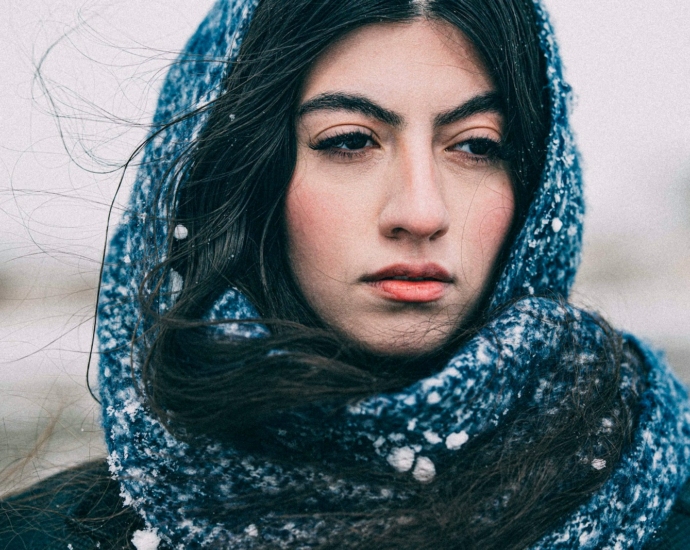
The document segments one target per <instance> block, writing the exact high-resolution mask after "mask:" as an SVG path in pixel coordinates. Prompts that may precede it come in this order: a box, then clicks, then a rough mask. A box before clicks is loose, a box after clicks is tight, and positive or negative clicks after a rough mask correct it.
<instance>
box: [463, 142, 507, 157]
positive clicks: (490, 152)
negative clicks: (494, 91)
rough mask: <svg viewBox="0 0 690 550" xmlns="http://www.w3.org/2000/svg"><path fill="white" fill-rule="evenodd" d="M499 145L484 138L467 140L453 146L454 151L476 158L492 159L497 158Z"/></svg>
mask: <svg viewBox="0 0 690 550" xmlns="http://www.w3.org/2000/svg"><path fill="white" fill-rule="evenodd" d="M499 148H500V145H499V144H498V143H497V142H495V141H493V140H491V139H486V138H478V139H469V140H467V141H463V142H461V143H458V144H457V145H455V150H456V151H462V152H463V153H468V154H470V155H474V156H477V157H487V158H493V157H497V156H499V155H498V153H499Z"/></svg>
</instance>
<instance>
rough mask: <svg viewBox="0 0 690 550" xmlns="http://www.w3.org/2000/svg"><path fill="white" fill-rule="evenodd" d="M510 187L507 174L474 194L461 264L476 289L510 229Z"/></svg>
mask: <svg viewBox="0 0 690 550" xmlns="http://www.w3.org/2000/svg"><path fill="white" fill-rule="evenodd" d="M514 209H515V206H514V199H513V192H512V187H511V184H510V181H509V179H508V178H507V176H506V177H505V178H501V179H500V180H499V181H498V182H496V183H490V184H487V185H485V186H484V187H483V189H480V191H479V192H478V193H477V194H476V195H475V197H474V199H473V203H472V207H471V208H470V210H469V212H468V217H467V223H466V224H465V227H464V231H463V237H462V255H461V257H462V264H463V265H462V267H463V273H465V274H466V277H467V279H468V280H469V282H471V283H472V286H474V287H475V288H476V289H480V288H483V287H484V285H485V284H486V282H487V280H488V278H489V276H490V274H491V270H492V269H493V266H494V263H495V261H496V258H497V257H498V254H499V253H500V251H501V249H502V247H503V245H504V243H505V239H506V237H507V235H508V233H509V231H510V227H511V224H512V221H513V215H514Z"/></svg>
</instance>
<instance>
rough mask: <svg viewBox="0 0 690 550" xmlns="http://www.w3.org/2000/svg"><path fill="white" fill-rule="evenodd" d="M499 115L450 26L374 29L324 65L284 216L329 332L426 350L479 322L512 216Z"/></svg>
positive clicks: (340, 46)
mask: <svg viewBox="0 0 690 550" xmlns="http://www.w3.org/2000/svg"><path fill="white" fill-rule="evenodd" d="M498 105H499V102H498V100H497V96H496V95H495V93H494V88H493V85H492V83H491V80H490V78H489V76H488V75H487V73H486V71H485V70H484V68H483V67H482V64H481V62H480V61H479V59H478V57H477V55H476V54H475V52H474V49H473V47H472V46H471V45H470V43H469V42H468V41H467V39H466V38H465V37H464V35H463V34H461V33H460V31H458V30H457V29H456V28H455V27H453V26H451V25H449V24H447V23H440V22H431V21H427V20H421V19H420V20H416V21H414V22H412V23H406V24H376V25H371V26H368V27H364V28H362V29H360V30H357V31H355V32H353V33H352V34H350V35H348V36H347V37H346V38H345V39H344V40H342V41H340V42H338V43H337V44H335V45H334V46H332V47H331V48H330V49H329V50H328V51H327V52H325V53H324V54H323V55H322V56H321V57H320V58H319V59H318V60H317V62H316V63H315V65H314V67H313V69H312V70H311V72H310V74H309V75H308V78H307V79H306V82H305V84H304V87H303V92H302V95H301V101H300V107H299V111H298V117H297V139H298V154H297V165H296V169H295V173H294V176H293V178H292V181H291V182H290V186H289V189H288V194H287V198H286V213H285V214H286V224H287V232H288V242H289V255H290V260H291V264H292V269H293V271H294V274H295V276H296V278H297V281H298V283H299V285H300V287H301V289H302V291H303V293H304V295H305V296H306V298H307V300H308V301H309V303H310V305H311V306H312V307H313V308H314V310H315V311H316V312H317V313H318V315H319V316H320V317H321V318H322V319H323V320H324V321H325V322H326V323H328V324H329V325H331V326H332V327H334V328H335V329H337V330H339V331H340V332H341V333H343V334H345V335H346V336H348V337H350V338H352V339H354V340H356V341H358V342H360V343H362V344H364V345H365V346H366V347H367V348H369V349H372V350H374V351H378V352H383V353H389V354H417V353H423V352H428V351H431V350H433V349H434V348H437V347H438V346H440V345H442V344H443V343H444V342H445V341H446V340H447V339H448V337H449V336H450V334H451V333H452V332H453V331H454V330H455V329H456V328H457V327H458V325H459V324H460V323H462V321H463V319H466V318H467V317H468V315H470V314H471V313H472V311H473V308H474V307H475V306H476V305H477V303H478V301H479V299H480V297H481V295H482V292H483V291H484V290H485V287H486V285H487V283H488V281H489V279H490V278H491V274H492V268H493V265H494V263H495V261H496V258H497V255H498V254H499V251H500V250H501V246H502V244H503V242H504V240H505V238H506V235H507V233H508V231H509V229H510V226H511V221H512V218H513V211H514V200H513V191H512V187H511V181H510V177H509V173H508V167H507V165H506V163H505V162H504V161H503V160H501V150H502V147H501V140H502V136H503V117H502V115H501V113H500V111H499V107H498Z"/></svg>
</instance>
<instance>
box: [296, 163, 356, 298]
mask: <svg viewBox="0 0 690 550" xmlns="http://www.w3.org/2000/svg"><path fill="white" fill-rule="evenodd" d="M345 204H346V203H345V202H344V201H343V200H338V197H335V196H334V195H333V193H332V192H328V190H324V189H323V188H322V186H319V185H313V184H312V182H310V181H308V180H305V179H303V178H299V177H298V176H296V177H295V178H294V179H293V181H292V182H291V183H290V187H289V189H288V193H287V197H286V201H285V220H286V228H287V235H288V247H289V256H290V262H291V265H292V269H293V272H294V274H295V276H296V277H297V280H298V282H299V284H300V286H301V287H302V289H303V291H304V292H305V294H306V295H307V298H311V299H312V300H313V299H314V298H317V297H318V295H319V294H321V293H322V292H323V288H322V287H324V286H325V285H326V284H327V283H328V282H329V281H331V282H332V281H336V280H342V279H343V278H344V277H345V276H346V273H344V271H345V270H346V268H347V262H346V261H345V260H346V259H347V257H348V254H349V252H350V250H349V247H348V242H349V241H348V237H350V236H351V235H352V228H350V230H349V231H348V230H347V227H346V226H347V223H348V220H349V219H350V216H349V215H348V212H347V210H346V208H345ZM324 276H325V277H324ZM317 301H318V300H317Z"/></svg>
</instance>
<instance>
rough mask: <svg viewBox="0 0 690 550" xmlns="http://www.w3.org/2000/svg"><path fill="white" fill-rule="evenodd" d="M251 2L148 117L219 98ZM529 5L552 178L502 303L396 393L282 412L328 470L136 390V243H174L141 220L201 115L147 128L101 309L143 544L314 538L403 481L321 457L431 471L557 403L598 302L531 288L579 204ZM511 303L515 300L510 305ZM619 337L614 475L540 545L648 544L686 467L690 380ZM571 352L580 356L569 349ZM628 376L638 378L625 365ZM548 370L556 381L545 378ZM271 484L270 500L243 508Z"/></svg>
mask: <svg viewBox="0 0 690 550" xmlns="http://www.w3.org/2000/svg"><path fill="white" fill-rule="evenodd" d="M255 4H256V2H255V0H219V2H218V3H217V4H216V5H215V7H214V8H213V9H212V10H211V12H210V13H209V15H208V16H207V18H206V19H205V21H204V22H203V23H202V24H201V26H200V28H199V29H198V31H197V32H196V33H195V35H194V36H193V37H192V39H191V41H190V42H189V44H188V46H187V48H186V50H185V53H184V54H183V58H184V61H185V62H184V63H182V62H181V63H178V64H176V65H175V66H174V67H173V68H172V69H171V71H170V74H169V76H168V78H167V80H166V83H165V85H164V87H163V90H162V92H161V97H160V102H159V105H158V110H157V113H156V116H155V119H154V126H155V125H157V124H162V123H164V122H166V121H167V120H170V119H171V117H173V116H174V115H175V114H178V113H184V112H189V111H190V110H192V109H194V108H195V107H198V106H200V105H204V104H207V103H208V102H209V101H212V100H213V99H214V98H215V97H216V94H217V91H218V90H219V89H220V83H221V82H222V80H223V78H224V71H225V70H226V68H227V64H226V63H224V62H218V63H213V62H209V61H208V60H210V59H219V60H227V59H234V58H235V57H236V55H237V52H238V49H239V45H240V40H241V38H242V36H243V35H244V33H245V31H246V27H247V25H248V22H249V20H250V19H251V15H252V12H253V10H254V8H255ZM535 10H536V12H537V16H538V20H539V22H540V29H541V30H540V41H541V47H542V50H543V53H544V55H545V57H546V60H547V75H548V78H549V83H550V96H551V104H552V112H551V120H552V128H551V131H550V138H549V142H548V154H547V161H546V166H545V171H544V176H543V179H542V181H541V184H540V186H539V188H538V190H537V191H536V194H535V197H534V199H533V202H532V204H531V206H530V210H529V214H528V217H527V220H526V222H525V225H524V227H523V228H522V230H521V232H520V234H519V235H518V236H517V237H516V240H515V243H514V245H513V248H512V250H511V253H510V256H509V259H508V261H507V263H506V267H505V268H504V271H503V273H502V274H501V276H500V278H499V280H498V282H497V284H496V287H495V289H494V291H493V294H492V297H491V305H490V307H491V308H492V309H495V310H496V311H500V312H501V313H500V314H497V315H496V316H495V318H494V319H493V320H492V321H491V322H490V323H489V324H488V325H487V326H486V327H485V329H483V330H482V331H481V332H479V333H478V334H477V335H476V336H475V337H473V338H472V339H471V340H470V341H469V342H468V343H467V344H466V345H464V346H463V347H462V348H461V349H459V350H457V353H455V354H454V356H453V357H452V359H450V361H449V362H448V364H447V365H446V366H445V368H443V369H441V370H440V371H439V372H438V373H437V374H435V375H433V376H431V377H428V378H425V379H422V380H419V381H417V382H416V383H414V384H412V385H411V386H409V387H408V388H406V389H404V390H403V391H400V392H398V393H391V394H385V395H376V396H374V397H371V398H368V399H366V400H364V401H362V402H360V403H358V404H356V405H353V406H350V407H348V408H347V409H346V410H339V411H328V410H324V407H318V406H312V407H309V408H305V410H301V411H299V413H295V414H292V415H291V414H287V415H285V416H284V417H281V420H280V425H276V426H274V427H273V432H274V435H275V437H276V438H277V440H280V441H283V442H284V444H285V445H288V446H290V445H292V446H300V445H301V446H303V447H305V448H308V449H310V451H309V452H310V453H312V456H313V457H314V460H315V461H323V462H324V463H325V464H326V463H327V464H329V465H330V466H333V465H335V469H334V468H330V469H319V468H314V467H313V461H311V463H310V464H306V465H303V466H295V465H287V464H286V463H281V462H276V463H272V462H271V461H270V460H268V459H266V458H261V459H259V458H258V457H257V456H255V455H253V454H252V453H250V452H247V451H242V450H240V449H237V448H234V447H232V446H231V445H228V444H221V443H219V442H217V441H211V440H208V441H206V442H198V443H196V444H194V445H190V444H188V443H185V442H183V441H180V440H178V439H176V438H175V437H174V436H173V435H172V434H171V433H170V432H169V431H168V430H166V428H165V427H164V426H163V424H162V423H161V422H160V421H159V420H158V419H157V418H156V416H155V415H154V414H152V413H151V411H150V409H149V408H148V406H147V403H146V401H145V399H144V398H143V397H142V394H141V393H140V392H139V391H138V390H137V388H138V387H139V383H140V368H141V366H140V364H139V363H138V362H137V360H136V358H137V355H136V353H135V354H134V355H132V350H131V341H132V338H133V337H135V336H139V335H140V334H141V330H142V329H141V326H140V323H139V321H140V316H141V310H140V306H139V305H138V303H137V299H136V296H137V289H138V285H139V283H140V282H141V280H142V277H143V276H144V273H145V271H146V269H147V266H148V267H150V265H151V264H150V261H151V260H150V258H144V257H143V254H142V250H144V249H145V248H147V247H146V246H144V244H145V243H151V242H153V243H157V244H159V245H160V248H161V249H163V250H164V249H165V246H164V244H165V236H166V234H167V229H168V228H167V227H166V225H165V221H164V220H159V221H156V222H153V223H144V221H145V217H146V214H147V212H149V211H150V206H151V204H152V202H153V201H155V200H158V199H156V198H155V197H158V196H160V195H159V194H158V193H156V190H157V189H159V187H157V186H159V185H160V182H161V181H163V182H165V171H166V168H167V165H166V159H169V158H172V157H174V155H175V153H176V151H178V150H179V148H180V147H184V146H185V144H189V143H190V142H191V141H192V140H193V139H194V136H196V135H198V132H199V130H200V129H201V128H202V127H203V124H204V121H205V118H204V117H203V116H199V117H196V118H190V119H188V120H185V121H183V122H181V123H179V124H176V125H175V126H174V127H170V128H169V129H168V130H166V131H164V132H162V133H160V134H159V135H158V136H157V137H156V139H155V140H151V141H150V142H149V143H148V145H147V148H146V150H145V152H144V162H143V163H142V168H141V169H140V171H139V174H138V177H137V181H136V183H135V186H134V189H133V192H132V197H131V203H130V208H129V210H128V212H127V214H126V215H125V217H124V219H123V221H122V223H121V224H120V226H119V227H118V229H117V231H116V233H115V234H114V236H113V238H112V240H111V242H110V246H109V253H108V258H107V261H106V266H105V269H104V274H103V280H102V293H101V296H100V310H99V318H98V323H99V325H98V335H99V341H100V351H101V361H100V373H99V374H100V394H101V397H102V402H103V425H104V428H105V434H106V441H107V446H108V450H109V458H108V460H109V464H110V471H111V473H112V475H113V477H114V478H115V479H117V480H119V483H120V486H121V495H122V497H123V500H124V503H125V505H127V506H132V507H134V509H135V510H136V511H137V512H138V513H139V514H140V515H141V516H142V517H143V519H144V520H145V523H146V526H147V529H146V530H144V531H138V532H137V533H136V534H135V537H134V539H133V543H134V544H135V546H136V547H137V548H139V549H140V550H145V549H146V550H150V549H153V548H159V547H167V548H176V549H183V548H197V547H211V548H242V549H243V548H256V547H261V546H271V545H274V546H276V547H293V548H294V547H297V548H299V547H304V548H307V547H310V544H313V543H315V542H317V541H320V540H326V539H327V538H328V536H329V535H331V534H333V533H334V532H336V531H337V529H339V527H338V525H336V524H334V523H333V522H330V521H329V520H328V519H327V516H324V515H323V514H319V512H325V511H328V510H336V509H337V510H344V509H347V510H353V511H362V510H366V509H367V506H371V505H375V504H380V503H382V502H386V501H395V500H396V499H405V498H407V497H408V496H409V495H407V494H404V493H401V492H400V491H397V490H390V489H388V488H386V486H385V485H379V484H377V483H374V482H372V483H366V482H362V481H358V482H355V481H348V480H347V479H339V478H338V477H337V476H333V475H328V474H326V473H324V472H326V471H331V472H333V471H339V470H338V466H339V465H340V466H342V469H341V470H340V471H344V470H345V469H346V468H348V467H350V466H353V465H355V464H356V465H358V466H365V467H366V468H368V469H370V470H371V471H372V472H374V473H375V472H380V473H390V472H397V473H398V474H399V475H401V476H410V479H411V480H414V481H415V482H416V483H418V484H420V486H421V485H423V484H426V483H428V482H429V481H431V480H433V479H434V477H435V476H436V475H438V473H440V471H441V470H442V469H443V468H444V467H445V465H447V464H448V463H449V461H453V460H454V459H455V458H457V457H460V456H462V453H463V451H464V450H465V449H466V448H467V446H468V442H471V440H473V438H476V437H478V436H479V435H481V434H483V433H486V432H487V431H489V430H492V429H495V428H496V427H497V426H499V425H500V424H501V422H502V421H503V419H504V418H508V417H510V414H511V413H513V412H515V411H519V410H521V409H524V408H527V407H537V408H541V409H543V408H545V407H552V406H555V405H557V404H558V402H559V400H560V399H561V398H562V396H563V395H564V392H566V391H567V390H568V388H567V387H565V386H566V385H567V380H568V376H562V377H561V378H558V379H559V380H562V381H561V382H560V383H558V382H557V381H554V380H555V379H554V378H553V376H552V374H553V373H550V372H549V369H548V366H549V365H550V364H551V363H552V362H551V361H550V359H551V358H553V357H555V356H556V354H557V352H559V349H560V348H561V347H562V345H563V340H564V338H565V336H566V330H567V334H568V335H570V336H569V337H571V338H572V337H573V336H572V335H575V336H574V337H575V338H576V340H577V349H579V350H582V351H581V353H587V352H588V351H591V350H595V349H598V348H600V347H601V346H602V341H603V339H604V334H603V331H602V329H601V328H600V327H599V325H598V323H597V322H596V320H595V319H594V318H593V317H592V316H591V315H588V314H586V313H584V312H581V311H578V310H577V309H575V308H573V307H570V306H565V305H559V304H557V303H555V302H553V301H549V300H545V299H542V298H538V297H536V296H539V295H545V294H547V293H554V294H558V295H562V296H567V295H568V292H569V290H570V287H571V285H572V283H573V281H574V277H575V273H576V269H577V266H578V263H579V259H580V247H581V240H582V238H581V236H582V220H583V214H584V206H583V199H582V184H581V174H580V167H579V161H578V154H577V151H576V149H575V145H574V142H573V137H572V134H571V130H570V127H569V124H568V109H569V99H570V89H569V87H568V85H567V84H566V83H565V82H564V80H563V77H562V68H561V63H560V58H559V55H558V50H557V46H556V43H555V40H554V35H553V31H552V28H551V25H550V23H549V21H548V18H547V16H546V14H545V12H544V9H543V7H542V6H541V4H540V3H539V2H538V1H536V0H535ZM163 185H165V183H163ZM161 208H162V207H161ZM160 211H161V210H159V212H160ZM148 248H149V249H150V247H148ZM508 303H512V304H513V305H512V306H510V307H508V308H500V307H499V306H501V305H503V304H508ZM164 305H165V304H164ZM256 317H257V313H256V312H255V310H254V308H253V307H252V305H251V304H250V303H249V302H248V301H247V300H246V299H245V298H244V297H243V296H242V295H241V294H240V293H239V292H238V291H236V290H234V289H231V288H229V289H228V290H227V292H226V293H225V294H224V295H223V296H222V298H221V299H219V300H218V301H217V302H216V304H215V305H214V306H213V308H212V310H211V311H210V313H209V318H210V319H227V320H228V322H227V323H225V324H223V325H220V329H219V330H220V331H221V332H222V334H223V335H224V337H227V338H253V337H260V336H261V335H262V334H265V332H266V328H264V327H262V326H261V325H259V324H243V323H232V322H230V320H232V319H249V318H256ZM566 327H567V329H566ZM624 338H625V339H626V340H627V342H628V343H629V345H631V346H633V347H634V348H635V349H636V350H637V351H638V353H639V354H640V356H641V357H642V361H643V362H644V365H643V367H644V368H643V369H642V370H643V372H644V376H645V377H646V379H645V380H644V384H643V387H644V390H643V393H642V395H641V396H640V398H639V404H638V407H637V409H636V410H637V412H638V414H639V416H638V417H637V419H636V428H635V433H634V436H633V439H632V442H631V443H630V445H628V446H627V447H626V449H625V451H624V454H623V456H622V458H621V460H620V461H619V462H618V463H616V464H607V463H606V461H604V460H600V459H597V458H596V457H595V458H594V459H592V458H590V459H589V460H590V462H591V467H592V468H595V469H597V470H600V469H603V468H609V469H610V471H611V474H610V476H609V477H608V479H607V481H606V482H605V484H604V485H603V486H602V487H601V489H599V490H598V491H597V492H596V493H595V494H592V495H591V496H590V497H589V498H588V500H587V501H586V502H585V503H584V504H582V505H581V506H580V507H579V508H578V509H577V510H576V511H575V512H574V513H572V515H571V516H570V517H568V518H566V519H565V521H564V522H562V523H561V524H559V525H560V526H559V527H558V528H557V529H556V530H554V531H553V532H551V533H548V534H547V535H546V536H544V537H543V538H542V540H540V541H539V542H538V543H537V544H535V545H534V548H535V549H561V548H612V549H614V548H615V549H618V548H621V549H622V548H641V547H642V546H643V544H644V542H645V541H646V540H648V539H649V537H650V536H651V534H653V533H654V531H655V530H656V529H657V528H658V527H659V526H660V525H661V523H662V522H663V520H664V519H665V517H666V515H667V514H668V512H669V511H670V508H671V506H672V504H673V502H674V501H675V498H676V496H677V495H678V493H679V491H680V488H681V486H682V485H683V483H684V482H685V480H686V479H687V478H688V476H689V475H690V470H689V466H688V465H689V464H690V405H689V404H688V398H687V394H686V391H685V389H684V388H683V387H682V385H681V384H680V383H679V382H678V381H677V380H676V378H675V377H674V375H673V374H672V373H671V372H670V371H669V370H668V368H667V366H666V365H665V363H664V361H663V359H662V358H661V357H660V356H659V355H657V354H655V353H654V352H652V351H650V350H649V349H648V348H647V347H646V346H645V345H644V344H643V343H641V342H639V341H638V340H636V339H635V338H634V337H632V336H629V335H626V336H624ZM132 356H134V358H135V360H134V362H133V363H132ZM572 363H573V365H576V364H577V358H576V357H575V358H573V361H572ZM563 368H565V369H566V370H567V369H568V368H569V367H567V366H566V367H563ZM572 368H573V369H574V368H576V367H575V366H573V367H572ZM566 374H567V373H566ZM622 384H623V385H625V384H632V382H631V381H630V380H627V379H626V377H625V376H624V377H623V380H622ZM545 386H548V387H549V388H550V391H548V392H545V391H543V388H544V387H545ZM535 388H536V389H535ZM540 388H541V389H540ZM544 410H547V409H544ZM605 421H606V419H604V422H605ZM343 477H346V476H343ZM412 486H414V483H413V484H412ZM300 487H313V488H314V489H313V491H314V494H315V495H316V496H317V498H315V500H314V503H313V505H312V508H313V509H312V510H311V512H312V513H309V512H310V511H309V510H307V511H306V513H304V514H301V515H300V516H299V517H297V518H295V519H291V520H287V519H285V518H284V517H281V514H280V513H278V511H277V509H276V508H272V504H269V503H275V502H277V500H276V495H280V494H281V492H284V491H289V490H290V489H292V488H300ZM262 499H263V500H264V501H265V502H266V506H265V509H264V510H263V511H262V512H260V513H258V512H256V511H255V510H256V509H257V508H256V506H248V504H249V503H254V504H255V503H256V502H257V501H258V502H261V501H262ZM211 510H213V511H214V513H213V514H211V513H210V512H209V511H211ZM243 510H254V511H253V512H251V513H249V512H246V511H243Z"/></svg>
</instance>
